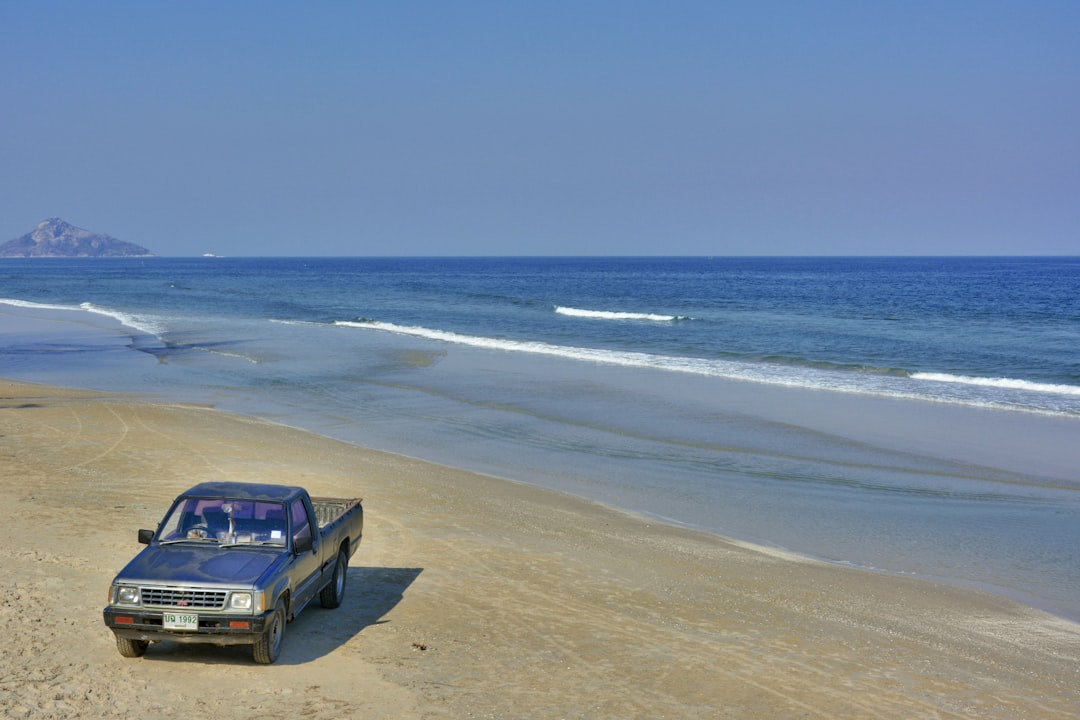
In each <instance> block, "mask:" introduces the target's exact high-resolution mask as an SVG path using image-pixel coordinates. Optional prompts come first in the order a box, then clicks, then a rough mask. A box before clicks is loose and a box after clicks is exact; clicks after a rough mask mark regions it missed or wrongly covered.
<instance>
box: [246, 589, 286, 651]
mask: <svg viewBox="0 0 1080 720" xmlns="http://www.w3.org/2000/svg"><path fill="white" fill-rule="evenodd" d="M284 638H285V601H284V600H278V601H277V605H275V606H274V614H273V615H271V616H270V619H269V620H267V621H266V629H265V630H264V631H263V634H262V635H261V636H260V637H259V639H258V640H256V641H255V644H254V645H252V647H251V655H252V657H253V658H255V662H257V663H260V664H262V665H269V664H270V663H272V662H274V661H275V660H277V659H278V655H279V654H280V653H281V641H282V640H283V639H284Z"/></svg>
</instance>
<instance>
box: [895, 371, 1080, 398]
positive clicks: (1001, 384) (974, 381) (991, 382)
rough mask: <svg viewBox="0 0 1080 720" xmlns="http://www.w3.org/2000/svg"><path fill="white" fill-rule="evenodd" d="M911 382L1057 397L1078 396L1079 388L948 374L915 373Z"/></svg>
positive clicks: (1079, 393) (1011, 379)
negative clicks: (972, 386)
mask: <svg viewBox="0 0 1080 720" xmlns="http://www.w3.org/2000/svg"><path fill="white" fill-rule="evenodd" d="M911 378H912V379H913V380H931V381H933V382H942V383H954V384H958V385H978V386H981V387H994V388H1003V389H1005V390H1028V391H1030V392H1042V393H1054V394H1057V395H1080V387H1077V386H1075V385H1054V384H1052V383H1037V382H1031V381H1030V380H1015V379H1013V378H994V377H972V376H969V375H950V374H948V373H931V372H917V373H912V374H911Z"/></svg>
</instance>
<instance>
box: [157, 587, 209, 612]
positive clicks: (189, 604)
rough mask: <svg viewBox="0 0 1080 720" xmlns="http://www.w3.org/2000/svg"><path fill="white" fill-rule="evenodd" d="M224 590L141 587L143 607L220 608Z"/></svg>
mask: <svg viewBox="0 0 1080 720" xmlns="http://www.w3.org/2000/svg"><path fill="white" fill-rule="evenodd" d="M226 595H228V593H227V592H226V591H224V590H200V589H198V588H192V589H183V588H156V587H144V588H142V604H143V606H144V607H178V608H191V609H203V610H220V609H221V608H223V607H225V596H226Z"/></svg>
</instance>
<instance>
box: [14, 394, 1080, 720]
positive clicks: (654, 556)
mask: <svg viewBox="0 0 1080 720" xmlns="http://www.w3.org/2000/svg"><path fill="white" fill-rule="evenodd" d="M224 479H229V480H241V481H265V482H282V483H289V484H300V485H303V486H305V487H307V488H308V489H309V490H310V491H311V492H312V493H313V494H316V495H326V496H349V497H355V496H363V497H364V498H365V500H364V506H365V511H366V528H365V536H364V541H363V544H362V546H361V548H360V550H359V552H358V553H357V555H356V556H355V557H354V558H353V560H352V564H351V567H350V569H349V574H348V587H347V591H346V593H347V594H346V599H345V602H344V604H343V605H342V607H340V608H338V609H336V610H325V609H322V608H319V607H311V608H309V609H308V610H306V611H305V612H304V613H303V614H302V615H300V617H299V618H297V620H296V621H295V622H293V623H291V624H290V625H289V626H288V629H287V632H286V635H285V643H284V649H283V651H282V655H281V658H280V660H279V661H278V662H277V663H276V664H274V665H270V666H262V665H255V664H254V663H253V662H252V660H251V657H250V652H249V651H248V649H247V648H243V647H239V648H216V647H212V646H201V645H200V646H189V645H174V644H169V643H159V644H154V645H152V646H151V647H150V650H149V651H148V652H147V654H146V656H145V657H143V658H140V659H125V658H122V657H121V656H120V655H119V654H118V653H117V651H116V648H115V643H114V640H113V636H112V633H111V632H110V631H109V630H108V629H107V628H105V626H104V624H103V623H102V619H101V609H102V607H103V606H104V604H105V596H106V589H107V587H108V585H109V582H110V580H111V579H112V577H113V575H114V574H115V573H116V572H117V571H118V570H119V569H120V568H121V567H122V566H123V565H124V563H125V562H127V560H128V559H130V558H131V556H132V555H134V553H135V552H137V551H138V549H139V548H140V547H141V546H139V545H138V544H137V542H136V531H137V530H138V529H139V528H143V527H153V526H154V525H155V524H156V522H157V521H158V520H159V518H160V516H161V515H162V514H163V513H164V512H165V510H166V509H167V507H168V504H169V502H170V501H171V500H172V498H173V497H174V496H175V495H176V494H177V493H178V492H180V491H182V490H184V489H185V488H187V487H189V486H191V485H193V484H194V483H196V482H200V481H204V480H224ZM0 483H2V490H3V513H4V525H3V531H4V538H5V541H4V543H3V544H2V547H0V582H2V583H3V593H2V598H3V599H2V602H0V619H2V622H3V637H4V639H5V644H6V648H5V650H4V652H3V654H2V659H0V714H2V716H3V717H9V718H73V717H86V718H131V717H136V716H138V717H141V718H158V717H163V718H169V717H176V718H220V717H228V718H249V717H250V718H295V717H305V718H316V719H320V718H349V717H357V718H359V717H363V718H470V717H472V718H817V717H827V718H904V719H909V718H1010V719H1012V718H1027V719H1029V720H1030V719H1033V718H1071V717H1076V716H1078V715H1080V626H1078V625H1077V624H1074V623H1069V622H1066V621H1063V620H1059V619H1056V618H1054V617H1052V616H1049V615H1046V614H1043V613H1040V612H1037V611H1035V610H1031V609H1028V608H1025V607H1022V606H1020V605H1017V604H1014V603H1012V602H1010V601H1007V600H1004V599H1001V598H998V597H995V596H991V595H987V594H982V593H979V592H976V591H971V590H967V589H962V588H955V587H951V586H943V585H936V584H932V583H928V582H924V581H920V580H916V579H911V578H903V577H896V576H889V575H884V574H877V573H871V572H866V571H859V570H853V569H849V568H842V567H835V566H830V565H825V564H820V563H814V562H809V561H805V560H800V559H798V558H792V557H786V556H784V555H782V554H778V553H770V552H763V551H761V550H760V549H756V548H752V547H747V546H744V545H740V544H737V543H732V542H728V541H725V540H724V539H722V538H718V537H715V536H711V535H707V534H702V533H696V532H692V531H689V530H685V529H681V528H678V527H673V526H669V525H665V524H662V523H657V522H655V521H652V520H649V519H647V518H642V517H637V516H633V515H629V514H626V513H621V512H618V511H614V510H611V509H608V508H605V507H603V506H600V505H597V504H594V503H590V502H587V501H583V500H579V499H576V498H572V497H567V496H564V495H560V494H557V493H552V492H547V491H544V490H540V489H537V488H533V487H530V486H526V485H522V484H519V483H514V482H510V481H506V480H499V479H494V478H488V477H484V476H480V475H475V474H471V473H466V472H462V471H458V470H454V469H452V468H447V467H440V466H437V465H431V464H427V463H424V462H420V461H416V460H412V459H409V458H405V457H401V456H397V455H390V454H385V453H379V452H374V451H370V450H366V449H363V448H357V447H355V446H351V445H348V444H344V443H340V442H336V441H333V440H329V439H326V438H323V437H320V436H317V435H313V434H310V433H306V432H303V431H299V430H296V429H291V428H287V427H283V426H280V425H275V424H271V423H267V422H263V421H257V420H252V419H248V418H243V417H237V416H232V415H228V414H225V413H221V412H218V411H216V410H214V409H212V408H206V407H196V406H184V405H177V404H167V403H161V402H157V401H154V400H152V399H145V398H136V397H123V396H117V395H110V394H104V393H97V392H90V391H80V390H69V389H60V388H53V387H46V386H40V385H26V384H19V383H12V382H6V381H0Z"/></svg>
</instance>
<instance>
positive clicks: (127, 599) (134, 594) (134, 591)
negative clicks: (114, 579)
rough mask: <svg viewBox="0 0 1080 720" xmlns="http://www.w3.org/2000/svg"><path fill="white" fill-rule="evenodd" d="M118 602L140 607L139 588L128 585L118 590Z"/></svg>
mask: <svg viewBox="0 0 1080 720" xmlns="http://www.w3.org/2000/svg"><path fill="white" fill-rule="evenodd" d="M116 602H117V603H121V604H124V605H138V604H139V588H137V587H128V586H126V585H121V586H120V587H118V588H116Z"/></svg>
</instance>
